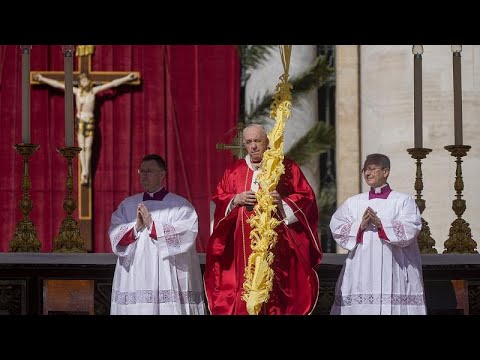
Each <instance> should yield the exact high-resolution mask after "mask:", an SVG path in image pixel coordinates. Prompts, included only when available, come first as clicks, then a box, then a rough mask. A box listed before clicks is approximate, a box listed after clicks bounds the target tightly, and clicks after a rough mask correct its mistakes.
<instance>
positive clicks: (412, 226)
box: [330, 191, 426, 315]
mask: <svg viewBox="0 0 480 360" xmlns="http://www.w3.org/2000/svg"><path fill="white" fill-rule="evenodd" d="M368 206H370V207H371V208H372V209H373V210H374V211H376V212H377V216H378V217H379V218H380V220H381V222H382V226H383V229H384V231H385V233H386V235H387V237H388V239H389V241H385V240H382V239H380V238H379V236H378V231H377V229H376V228H374V227H373V226H372V225H369V227H368V228H367V229H365V232H364V233H363V242H362V243H358V244H357V241H356V240H357V233H358V230H359V228H360V223H361V219H362V215H363V213H364V212H365V210H366V208H367V207H368ZM421 226H422V222H421V215H420V211H419V209H418V207H417V205H416V203H415V200H414V198H413V197H412V196H410V195H408V194H403V193H400V192H397V191H392V192H391V193H390V194H389V196H388V198H387V199H371V200H369V195H368V192H366V193H362V194H358V195H355V196H352V197H350V198H349V199H347V200H346V201H345V203H343V204H342V205H341V206H340V207H339V208H338V209H337V211H336V212H335V213H334V214H333V216H332V219H331V221H330V229H331V230H332V234H333V238H334V239H335V241H336V242H337V243H338V244H339V245H340V246H341V247H343V248H344V249H346V250H349V253H348V256H347V259H346V260H345V263H344V265H343V268H342V271H341V273H340V276H339V278H338V281H337V284H336V287H335V300H334V304H333V307H332V310H331V314H332V315H339V314H365V315H381V314H382V315H383V314H385V315H390V314H398V315H408V314H418V315H424V314H425V313H426V307H425V296H424V286H423V276H422V263H421V256H420V251H419V248H418V243H417V236H418V234H419V232H420V230H421Z"/></svg>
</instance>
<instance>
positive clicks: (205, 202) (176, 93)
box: [0, 45, 240, 252]
mask: <svg viewBox="0 0 480 360" xmlns="http://www.w3.org/2000/svg"><path fill="white" fill-rule="evenodd" d="M239 66H240V64H239V59H238V54H237V50H236V48H235V46H231V45H225V46H219V45H168V46H167V45H165V46H163V45H97V46H95V53H94V55H93V61H92V69H93V70H95V71H139V72H140V73H141V78H142V80H141V82H142V84H141V85H140V86H126V85H123V86H120V87H118V88H116V89H112V90H107V91H104V92H101V93H99V94H97V100H96V101H97V104H96V111H97V116H96V120H97V121H96V133H95V139H94V155H93V159H92V160H93V176H94V180H93V182H94V192H93V205H94V207H93V227H94V229H93V238H94V239H93V242H94V251H95V252H110V251H111V247H110V242H109V239H108V227H109V223H110V217H111V214H112V212H113V211H114V210H115V209H116V207H117V206H118V204H119V203H120V201H121V200H123V199H124V198H125V197H127V196H129V195H131V194H134V193H137V192H140V191H142V188H141V186H140V183H139V179H138V175H137V168H138V166H139V164H140V161H141V159H142V157H143V156H144V155H146V154H150V153H158V154H160V155H161V156H163V157H164V158H165V160H166V162H167V167H168V176H167V181H166V187H167V189H168V190H169V191H173V192H175V193H178V194H179V195H182V196H184V197H186V198H187V199H188V200H190V202H192V204H193V205H194V206H195V208H196V210H197V213H198V215H199V232H200V234H199V238H198V240H197V250H198V251H199V252H204V250H205V248H206V244H207V241H208V235H209V227H210V220H209V219H210V214H209V212H210V210H209V203H210V198H211V196H212V193H213V191H214V189H215V186H216V184H217V182H218V181H219V180H220V177H221V175H222V173H223V171H224V170H225V168H226V167H227V166H228V165H229V164H230V163H231V162H232V161H233V156H232V155H231V153H229V152H227V151H218V150H216V148H215V144H216V143H218V142H230V141H231V140H232V138H233V136H234V135H235V132H234V131H233V130H232V129H234V127H235V125H236V123H237V117H238V109H239V104H238V102H239V91H240V84H239ZM74 67H75V69H76V67H77V61H76V60H75V62H74ZM31 70H32V71H35V70H37V71H42V70H49V71H55V70H56V71H63V54H62V51H61V46H60V45H50V46H46V45H34V46H33V48H32V52H31ZM21 95H22V94H21V54H20V50H19V47H18V46H14V45H8V46H5V45H0V125H1V129H2V141H1V142H0V163H1V164H2V171H0V220H1V221H0V233H1V234H3V236H2V239H1V240H0V251H8V246H9V242H10V240H11V239H12V237H13V234H14V231H15V228H16V225H17V223H18V222H19V221H20V220H21V213H20V210H19V207H18V203H19V200H20V198H21V193H22V191H21V179H22V174H23V170H22V169H23V161H22V157H21V156H20V155H18V154H17V153H16V151H15V150H14V148H13V145H14V144H17V143H20V142H21V131H22V129H21V123H22V114H21ZM31 129H32V130H31V141H32V143H34V144H40V148H39V149H38V150H37V151H36V153H34V154H33V156H32V158H31V160H30V162H29V170H30V171H29V173H30V177H31V180H32V189H31V191H30V194H31V197H32V200H33V210H32V212H31V215H30V218H31V220H32V221H33V223H34V225H35V227H36V229H37V235H38V239H39V240H40V241H41V242H42V251H43V252H49V251H51V249H52V247H53V239H54V238H55V236H56V235H57V234H58V230H59V227H60V223H61V221H62V220H63V219H64V217H65V211H64V210H63V208H62V205H63V199H64V197H65V179H66V161H65V159H64V158H63V157H62V156H61V155H60V154H58V153H57V151H56V149H57V148H59V147H64V146H65V121H64V93H63V91H61V90H58V89H53V88H51V87H48V86H45V85H36V86H32V87H31ZM74 169H75V179H76V176H77V173H76V169H77V161H75V164H74ZM74 183H75V195H74V196H75V199H77V195H76V192H77V182H76V181H74ZM74 217H75V219H78V215H77V211H75V213H74Z"/></svg>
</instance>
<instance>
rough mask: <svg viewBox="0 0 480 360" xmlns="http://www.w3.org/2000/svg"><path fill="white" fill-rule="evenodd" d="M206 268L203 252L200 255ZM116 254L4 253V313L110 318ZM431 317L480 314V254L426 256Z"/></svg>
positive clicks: (328, 263)
mask: <svg viewBox="0 0 480 360" xmlns="http://www.w3.org/2000/svg"><path fill="white" fill-rule="evenodd" d="M199 257H200V262H201V264H202V268H203V266H204V264H205V254H199ZM345 257H346V255H345V254H329V253H327V254H324V258H323V261H322V263H321V265H320V267H319V269H318V276H319V279H320V294H319V298H318V302H317V306H316V308H315V310H314V312H313V314H314V315H327V314H328V313H329V311H330V307H331V305H332V302H333V297H334V289H335V283H336V281H337V278H338V275H339V274H340V270H341V267H342V264H343V262H344V260H345ZM115 262H116V256H115V255H114V254H63V253H0V314H4V315H23V314H29V315H34V314H35V315H40V314H46V315H47V314H48V315H74V314H95V315H108V314H109V312H110V295H111V287H112V279H113V273H114V270H115ZM422 262H423V276H424V282H425V296H426V300H427V308H428V314H430V315H438V314H442V315H460V314H462V315H463V314H465V315H468V314H469V315H480V255H479V254H428V255H422Z"/></svg>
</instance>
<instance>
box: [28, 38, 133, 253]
mask: <svg viewBox="0 0 480 360" xmlns="http://www.w3.org/2000/svg"><path fill="white" fill-rule="evenodd" d="M94 51H95V46H94V45H78V46H77V47H76V53H75V55H76V56H77V59H78V63H77V64H78V66H77V70H76V71H74V72H73V85H74V86H78V83H79V80H78V77H79V75H80V74H86V75H87V77H88V78H89V79H90V80H91V81H92V82H93V85H94V86H97V85H101V84H105V83H107V82H110V81H112V80H115V79H118V78H121V77H124V76H126V75H128V74H130V73H134V74H135V75H136V79H135V80H133V81H130V82H127V83H125V85H139V84H140V72H138V71H93V70H92V55H93V53H94ZM35 74H40V75H42V76H45V77H48V78H50V79H53V80H57V81H61V82H64V80H65V74H64V71H31V72H30V84H32V85H39V84H42V83H41V82H39V81H36V80H33V76H34V75H35ZM80 173H81V172H80V161H78V217H79V228H80V233H81V235H82V237H83V239H85V246H86V248H87V251H92V249H93V243H92V239H93V234H92V181H91V180H92V179H91V178H90V179H89V182H88V184H87V185H82V184H81V179H80V177H81V175H80ZM91 173H92V170H91V169H90V174H91ZM90 176H91V175H90Z"/></svg>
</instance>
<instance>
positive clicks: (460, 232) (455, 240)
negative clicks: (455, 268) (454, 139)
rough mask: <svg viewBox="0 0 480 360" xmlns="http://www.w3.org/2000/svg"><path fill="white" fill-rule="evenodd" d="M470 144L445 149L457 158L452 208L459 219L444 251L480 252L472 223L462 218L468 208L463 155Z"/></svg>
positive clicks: (449, 233) (451, 228) (452, 229)
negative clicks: (473, 236)
mask: <svg viewBox="0 0 480 360" xmlns="http://www.w3.org/2000/svg"><path fill="white" fill-rule="evenodd" d="M470 148H471V146H470V145H448V146H445V149H446V150H447V151H449V152H450V154H451V155H452V156H453V157H456V158H457V159H456V160H455V162H456V163H457V168H456V171H455V185H454V186H455V191H456V192H457V194H456V197H457V198H456V199H454V200H453V201H452V210H453V211H454V212H455V214H456V215H457V219H455V220H454V221H453V222H452V226H451V227H450V231H449V232H448V239H447V241H445V244H444V246H445V250H444V251H443V252H444V253H470V254H478V251H476V250H475V248H476V247H477V243H476V242H475V240H473V238H472V231H471V230H470V225H469V224H468V223H467V222H466V221H465V220H463V219H462V215H463V213H464V212H465V210H466V209H467V204H466V201H465V200H463V199H462V192H463V189H464V184H463V178H462V157H464V156H467V152H468V151H469V150H470Z"/></svg>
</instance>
